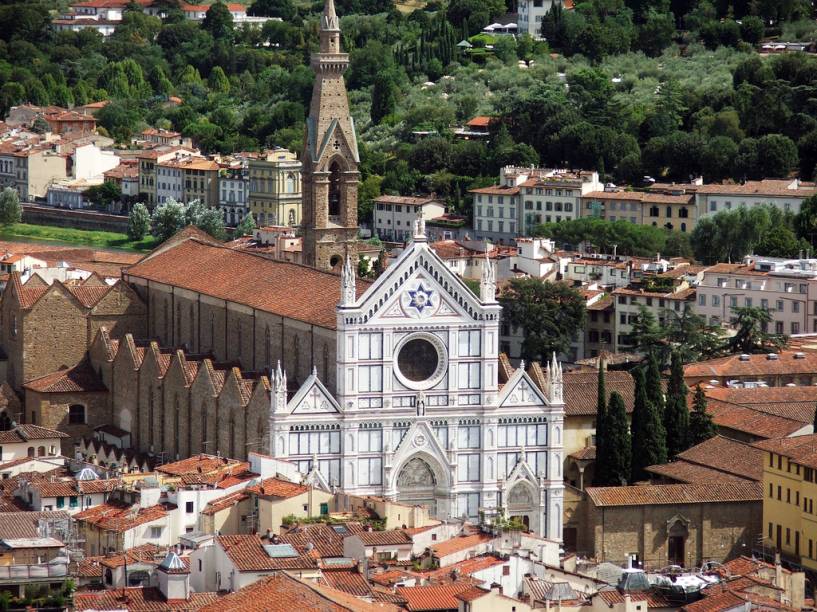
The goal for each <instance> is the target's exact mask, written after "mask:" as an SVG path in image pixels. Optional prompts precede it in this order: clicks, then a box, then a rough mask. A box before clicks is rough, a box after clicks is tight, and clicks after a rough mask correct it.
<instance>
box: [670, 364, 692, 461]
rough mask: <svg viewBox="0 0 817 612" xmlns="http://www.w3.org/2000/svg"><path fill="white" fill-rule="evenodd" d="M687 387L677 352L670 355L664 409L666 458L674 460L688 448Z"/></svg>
mask: <svg viewBox="0 0 817 612" xmlns="http://www.w3.org/2000/svg"><path fill="white" fill-rule="evenodd" d="M687 392H688V389H687V386H686V384H685V383H684V366H683V363H682V362H681V358H680V356H679V355H678V353H677V352H673V353H672V366H671V370H670V379H669V385H668V386H667V404H666V408H665V409H664V429H665V430H666V435H667V456H668V457H669V458H670V459H675V457H676V456H677V455H678V453H681V452H683V451H685V450H686V449H687V448H689V445H688V443H687V436H688V430H689V408H687Z"/></svg>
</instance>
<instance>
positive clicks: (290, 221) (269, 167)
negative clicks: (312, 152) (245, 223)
mask: <svg viewBox="0 0 817 612" xmlns="http://www.w3.org/2000/svg"><path fill="white" fill-rule="evenodd" d="M248 170H249V176H250V191H249V208H250V212H251V213H252V215H253V217H254V218H255V223H256V225H258V226H259V227H263V226H265V225H289V226H295V225H300V223H301V198H302V193H301V162H300V161H299V160H298V156H297V155H295V153H293V152H292V151H288V150H286V149H281V148H276V149H272V150H270V151H265V152H263V153H262V154H260V155H258V156H253V157H250V158H249V160H248Z"/></svg>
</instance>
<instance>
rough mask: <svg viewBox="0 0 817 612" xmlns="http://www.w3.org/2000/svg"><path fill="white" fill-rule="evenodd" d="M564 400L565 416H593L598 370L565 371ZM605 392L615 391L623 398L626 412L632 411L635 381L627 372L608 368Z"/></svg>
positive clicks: (594, 412)
mask: <svg viewBox="0 0 817 612" xmlns="http://www.w3.org/2000/svg"><path fill="white" fill-rule="evenodd" d="M563 378H564V400H565V415H566V416H595V414H596V404H597V397H598V372H565V373H564V376H563ZM604 380H605V384H606V385H607V392H608V393H612V392H613V391H617V392H618V393H619V394H620V395H621V397H622V398H623V399H624V406H625V408H626V409H627V412H628V413H630V412H632V411H633V402H634V393H635V383H634V382H633V377H632V375H631V374H630V373H629V372H623V371H619V370H608V371H607V372H606V373H605V378H604Z"/></svg>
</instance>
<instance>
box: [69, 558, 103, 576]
mask: <svg viewBox="0 0 817 612" xmlns="http://www.w3.org/2000/svg"><path fill="white" fill-rule="evenodd" d="M100 559H101V557H86V558H85V559H80V560H79V561H78V562H77V564H76V566H75V568H74V573H75V574H76V575H77V576H79V577H81V578H102V566H101V565H100V564H99V560H100Z"/></svg>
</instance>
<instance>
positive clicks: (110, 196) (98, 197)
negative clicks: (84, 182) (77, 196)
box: [82, 181, 122, 208]
mask: <svg viewBox="0 0 817 612" xmlns="http://www.w3.org/2000/svg"><path fill="white" fill-rule="evenodd" d="M82 195H83V196H85V197H86V198H88V200H90V201H91V203H92V204H93V205H94V206H96V207H98V208H107V207H108V206H110V205H111V204H113V203H114V202H118V201H119V200H121V199H122V188H121V187H120V186H119V184H118V183H114V182H113V181H105V182H104V183H102V184H101V185H93V186H92V187H88V189H86V190H85V191H83V192H82Z"/></svg>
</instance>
